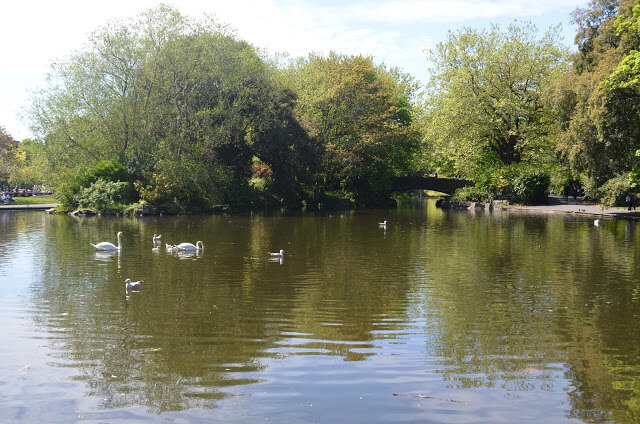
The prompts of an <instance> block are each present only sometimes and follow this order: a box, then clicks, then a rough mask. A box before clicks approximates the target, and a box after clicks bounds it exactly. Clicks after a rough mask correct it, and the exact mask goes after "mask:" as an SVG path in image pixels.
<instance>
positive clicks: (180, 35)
mask: <svg viewBox="0 0 640 424" xmlns="http://www.w3.org/2000/svg"><path fill="white" fill-rule="evenodd" d="M51 80H52V84H51V85H50V87H49V88H48V89H46V90H44V91H43V92H42V93H41V94H40V96H39V97H38V98H37V99H36V101H35V102H34V106H33V109H32V114H31V115H32V119H33V122H34V123H35V127H36V130H38V131H37V132H38V133H39V135H40V136H41V139H42V140H43V141H44V146H45V149H46V150H47V153H48V155H47V156H48V157H49V158H50V160H49V168H50V169H51V171H52V172H51V174H53V175H56V176H57V185H58V186H61V187H62V186H69V182H71V181H74V180H77V179H78V177H79V176H81V175H83V173H86V172H87V171H88V170H91V169H92V168H93V167H95V166H96V165H97V164H99V163H100V162H101V161H103V160H109V161H115V162H117V163H119V164H121V165H122V166H123V167H124V168H125V169H126V171H127V172H128V173H129V176H130V178H129V179H130V180H132V181H134V182H136V184H135V186H136V188H137V190H138V193H139V196H141V197H142V198H143V199H145V200H148V201H151V202H155V203H168V202H173V203H177V204H178V205H180V206H186V207H189V206H204V207H208V206H211V205H212V204H215V203H219V202H224V203H232V204H234V205H236V206H240V205H243V204H247V203H248V202H249V200H248V196H249V194H250V191H249V190H250V188H249V185H248V181H249V178H250V176H251V174H250V169H251V163H252V159H253V157H254V156H259V157H260V158H261V159H262V160H264V161H265V162H267V163H274V164H276V163H278V159H277V157H276V153H275V152H282V151H288V150H291V149H290V148H291V147H292V146H293V145H294V144H295V143H296V142H297V141H293V140H292V138H293V137H295V136H296V135H295V134H290V133H289V132H288V131H286V130H285V131H282V128H288V127H291V125H292V124H291V120H290V119H289V115H290V114H289V115H287V112H286V108H287V106H286V105H283V104H282V99H283V97H285V96H284V95H283V93H282V92H281V91H279V87H278V86H277V85H276V84H275V81H274V71H273V69H272V68H271V67H270V65H269V64H267V63H266V62H265V61H264V60H262V58H261V57H260V55H259V53H258V52H257V51H256V50H255V49H254V48H253V47H252V46H251V45H249V44H248V43H246V42H244V41H241V40H238V39H237V38H236V37H235V36H234V34H233V33H232V32H231V31H230V30H229V29H228V28H226V27H225V26H222V25H219V24H217V23H216V22H214V21H212V20H211V19H208V18H206V19H203V20H200V21H197V20H191V19H187V18H185V17H183V16H182V15H180V14H179V13H178V12H177V11H176V10H174V9H172V8H170V7H167V6H160V7H159V8H157V9H152V10H150V11H148V12H145V13H143V14H141V15H140V16H139V17H138V18H137V19H134V20H130V21H127V22H126V23H124V24H109V25H107V26H105V27H103V28H102V29H100V30H98V31H96V32H95V33H94V34H93V35H92V36H91V38H90V43H89V45H88V48H87V49H86V50H84V51H80V52H78V53H76V54H74V55H73V56H71V57H70V58H69V59H68V60H66V61H63V62H59V63H57V64H56V65H55V66H54V68H53V75H52V79H51ZM274 134H279V135H278V136H277V137H274ZM283 168H284V167H283V166H279V167H278V169H279V170H280V169H283ZM281 175H284V172H278V173H276V174H275V177H276V178H279V177H280V176H281ZM79 188H80V187H78V189H79ZM70 194H72V193H70ZM68 198H70V199H71V198H73V196H68Z"/></svg>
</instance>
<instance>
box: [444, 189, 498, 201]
mask: <svg viewBox="0 0 640 424" xmlns="http://www.w3.org/2000/svg"><path fill="white" fill-rule="evenodd" d="M451 200H452V201H454V202H491V201H493V193H491V192H489V191H487V190H486V189H484V188H481V187H476V186H474V187H462V188H459V189H457V190H456V192H455V193H454V194H453V196H451Z"/></svg>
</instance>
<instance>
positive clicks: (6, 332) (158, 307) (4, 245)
mask: <svg viewBox="0 0 640 424" xmlns="http://www.w3.org/2000/svg"><path fill="white" fill-rule="evenodd" d="M384 219H387V220H388V221H389V224H388V227H387V228H386V229H382V228H379V227H378V222H380V221H382V220H384ZM636 230H637V228H636V223H635V222H628V221H622V220H618V221H615V220H601V222H600V226H599V227H594V226H593V221H592V220H591V219H587V218H580V217H575V216H568V215H518V214H509V213H506V212H497V211H496V212H493V213H477V214H472V213H468V212H445V211H442V210H439V209H437V208H435V207H434V204H433V203H432V202H430V201H429V202H425V203H420V202H418V203H407V204H405V205H403V206H402V207H401V208H399V209H397V210H392V211H358V212H343V213H335V214H333V215H330V214H328V213H327V214H322V215H315V216H314V215H300V216H270V215H248V216H180V217H157V218H144V219H128V218H84V219H75V218H70V217H66V216H49V215H45V214H43V213H41V212H2V213H0V234H1V239H0V320H1V322H2V327H3V328H2V331H1V332H0V346H2V348H0V422H24V423H29V422H33V423H36V422H47V423H51V422H55V423H68V422H123V423H124V422H127V423H129V422H141V423H142V422H175V423H182V422H185V423H187V422H188V423H191V422H231V423H233V422H237V423H258V422H260V423H264V422H279V423H281V422H292V423H293V422H299V423H318V422H321V423H342V422H344V423H514V422H518V423H541V422H544V423H583V422H584V423H601V422H602V423H636V422H640V267H638V266H637V265H636V264H637V263H638V262H637V259H638V255H639V254H640V244H639V234H637V232H636ZM118 231H122V232H123V233H124V237H123V240H122V242H123V248H122V252H121V253H120V254H112V255H106V254H96V253H94V252H93V250H92V248H91V246H90V244H89V243H90V242H91V243H96V242H99V241H111V242H113V243H115V242H116V233H117V232H118ZM154 233H160V234H162V235H163V242H167V243H179V242H184V241H186V242H191V243H194V244H195V242H196V241H197V240H201V241H203V242H204V245H205V249H204V251H203V252H202V253H201V254H199V255H193V256H176V255H173V254H171V253H167V252H166V251H165V250H164V249H159V250H158V251H153V250H152V248H153V242H152V236H153V234H154ZM279 249H284V250H285V257H284V259H283V260H282V261H279V260H276V261H270V258H269V255H268V252H270V251H277V250H279ZM125 278H131V279H133V280H144V285H143V290H142V291H140V292H137V293H130V294H129V295H127V293H126V292H125V286H124V279H125Z"/></svg>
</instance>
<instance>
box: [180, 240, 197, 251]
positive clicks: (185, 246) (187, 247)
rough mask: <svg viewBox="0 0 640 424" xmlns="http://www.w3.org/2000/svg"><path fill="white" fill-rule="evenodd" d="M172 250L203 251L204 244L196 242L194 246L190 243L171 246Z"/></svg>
mask: <svg viewBox="0 0 640 424" xmlns="http://www.w3.org/2000/svg"><path fill="white" fill-rule="evenodd" d="M173 248H174V249H175V250H200V249H204V243H202V242H201V241H200V240H198V241H197V242H196V244H195V245H193V244H191V243H180V244H176V245H175V246H173Z"/></svg>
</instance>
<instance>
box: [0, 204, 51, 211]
mask: <svg viewBox="0 0 640 424" xmlns="http://www.w3.org/2000/svg"><path fill="white" fill-rule="evenodd" d="M56 206H58V203H33V204H30V205H15V204H13V205H0V211H22V210H45V209H51V208H55V207H56Z"/></svg>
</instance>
